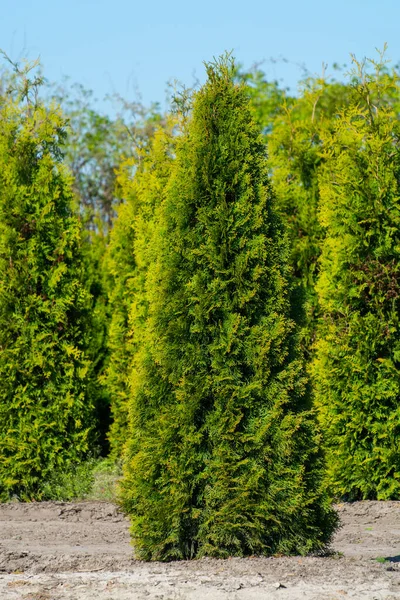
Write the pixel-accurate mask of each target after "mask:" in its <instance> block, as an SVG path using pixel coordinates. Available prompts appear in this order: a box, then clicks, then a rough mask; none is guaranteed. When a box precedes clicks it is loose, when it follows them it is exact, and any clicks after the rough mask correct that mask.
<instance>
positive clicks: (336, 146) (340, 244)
mask: <svg viewBox="0 0 400 600" xmlns="http://www.w3.org/2000/svg"><path fill="white" fill-rule="evenodd" d="M355 64H356V69H357V71H356V73H355V77H354V78H353V82H354V85H355V89H356V91H357V94H358V102H355V101H354V102H353V103H352V104H351V105H350V107H349V108H348V109H347V110H345V111H344V112H343V113H342V114H341V116H340V119H338V122H337V125H336V130H335V132H334V133H333V134H332V135H331V136H328V137H327V139H326V154H325V160H326V164H325V167H324V169H323V171H322V173H321V177H320V189H321V199H322V201H321V210H320V219H321V223H322V225H323V226H324V227H325V228H326V239H325V242H324V246H323V252H322V258H321V273H320V277H319V282H318V288H317V290H318V294H319V301H320V304H321V308H322V312H323V318H321V320H320V323H319V325H318V332H317V333H318V341H317V347H316V359H315V361H314V365H313V372H314V378H315V382H316V398H317V404H318V408H319V414H320V420H321V425H322V428H323V431H324V436H325V443H326V447H327V460H328V483H329V485H330V486H331V489H332V491H333V492H334V493H335V494H336V495H337V496H340V497H344V498H347V499H350V500H358V499H379V500H385V499H388V498H393V499H399V498H400V436H399V433H400V431H399V423H400V405H399V398H400V329H399V309H400V300H399V298H400V285H399V275H400V254H399V253H400V236H399V225H400V203H399V197H400V189H399V181H400V127H399V121H398V118H397V112H396V110H395V102H393V98H394V96H396V95H397V98H398V97H399V84H398V80H397V78H396V76H395V75H392V74H390V73H386V74H385V72H384V70H383V65H382V63H381V62H380V63H377V64H375V67H376V70H375V72H373V73H369V72H368V71H367V70H366V66H365V65H361V64H358V63H357V62H356V63H355ZM390 97H391V98H392V101H390V102H388V98H390Z"/></svg>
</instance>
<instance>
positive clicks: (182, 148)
mask: <svg viewBox="0 0 400 600" xmlns="http://www.w3.org/2000/svg"><path fill="white" fill-rule="evenodd" d="M233 73H234V71H233V68H232V65H230V63H229V61H228V62H227V61H225V60H223V61H221V62H218V63H216V64H210V65H208V66H207V74H208V81H207V83H206V84H205V86H204V87H203V88H202V89H201V90H200V91H199V92H197V93H195V94H194V99H193V108H192V111H190V113H189V115H187V116H186V117H185V118H182V124H181V125H182V128H181V132H180V135H179V136H178V137H177V140H176V142H175V151H174V154H175V158H174V160H173V161H172V163H171V166H170V168H169V171H170V174H169V177H168V182H167V183H166V184H165V183H164V187H163V188H162V189H160V191H159V193H158V202H157V204H156V205H155V206H154V212H153V213H152V218H151V220H150V231H149V230H147V234H146V236H144V237H143V238H142V240H140V239H137V243H136V251H135V256H136V259H137V261H141V262H142V264H143V265H144V267H145V268H144V269H143V273H142V278H143V280H142V293H141V294H140V296H139V300H138V299H137V297H136V299H134V303H135V304H136V307H135V309H134V311H133V312H132V313H131V314H132V330H133V333H134V335H136V336H138V338H140V344H138V348H137V351H136V352H135V353H134V360H133V368H132V372H131V379H130V394H131V396H130V401H129V416H130V431H129V440H128V443H127V449H126V465H125V479H124V482H123V502H124V506H125V508H126V510H127V511H128V512H129V513H130V516H131V520H132V536H133V543H134V547H135V552H136V554H137V556H139V557H140V558H144V559H153V560H154V559H164V560H165V559H173V558H193V557H199V556H203V555H209V556H221V557H223V556H229V555H238V556H241V555H249V554H272V553H276V552H284V553H294V552H300V553H304V552H308V551H311V550H316V549H319V548H321V547H323V546H324V545H325V544H326V543H327V542H328V541H329V539H330V536H331V533H332V530H333V527H334V522H335V517H334V515H333V513H332V512H331V510H330V508H329V506H328V503H327V500H326V497H325V496H324V495H323V493H322V492H321V489H320V478H321V467H322V465H321V462H320V457H319V451H318V447H317V441H318V440H317V437H316V435H315V430H314V421H313V417H312V414H311V413H310V411H309V409H310V401H309V395H308V388H307V382H306V378H305V375H304V368H303V364H302V360H301V356H300V352H299V348H298V341H297V335H296V330H295V325H294V322H293V320H292V319H291V317H290V311H291V307H290V304H289V295H290V289H289V272H288V247H287V242H286V239H285V235H284V232H283V228H282V225H281V223H280V221H279V219H278V218H277V216H276V213H275V210H274V206H273V204H274V198H273V193H272V191H271V187H270V183H269V178H268V164H267V161H266V149H265V145H264V142H263V140H262V138H261V137H260V135H259V131H258V128H257V126H256V124H255V122H254V121H253V116H252V113H251V111H250V108H249V100H248V96H247V93H246V89H245V87H244V86H242V85H235V84H234V82H233ZM153 161H154V162H153V167H152V169H153V171H157V168H158V165H159V164H160V162H159V160H156V157H154V156H153ZM148 194H149V195H150V197H152V195H153V192H152V190H151V189H149V191H148ZM149 258H151V260H149ZM135 332H136V333H135ZM138 342H139V339H138Z"/></svg>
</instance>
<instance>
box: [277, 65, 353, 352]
mask: <svg viewBox="0 0 400 600" xmlns="http://www.w3.org/2000/svg"><path fill="white" fill-rule="evenodd" d="M351 93H352V88H351V87H350V86H348V85H345V84H341V83H337V82H329V81H328V80H327V79H326V77H325V75H324V74H323V75H322V76H321V77H320V78H315V79H314V78H308V79H307V80H306V81H304V82H303V86H302V89H301V93H300V96H299V97H298V98H297V99H294V98H290V97H288V98H285V99H284V101H283V102H282V103H281V107H280V111H279V112H278V114H277V115H276V117H275V119H274V121H273V126H272V131H271V133H270V135H269V136H268V150H269V155H270V165H271V169H272V181H273V185H274V189H275V192H276V197H277V200H276V207H277V210H278V212H279V214H280V216H281V218H282V220H283V222H284V224H285V226H286V227H287V231H288V235H289V238H290V249H291V253H290V264H291V266H292V269H293V274H294V277H295V281H296V284H297V286H296V293H297V294H300V295H302V296H303V297H304V299H305V300H306V308H307V310H306V313H305V316H306V319H305V320H304V321H303V325H304V327H303V332H302V333H303V344H302V345H303V348H304V349H305V350H306V351H307V353H308V352H310V350H311V345H312V341H313V339H314V335H315V320H316V316H317V315H318V300H317V295H316V292H315V283H316V279H317V275H318V269H319V262H318V261H319V257H320V254H321V246H322V241H323V238H324V229H323V227H322V226H321V224H320V223H319V220H318V209H319V202H320V197H319V187H318V173H319V171H320V169H321V166H322V165H323V162H324V147H323V136H324V133H326V132H327V131H331V130H332V128H333V127H334V121H335V119H336V116H337V115H338V113H339V111H340V110H342V109H343V107H344V106H346V104H348V102H349V97H350V96H351ZM301 316H304V314H303V313H302V314H301Z"/></svg>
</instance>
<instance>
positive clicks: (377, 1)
mask: <svg viewBox="0 0 400 600" xmlns="http://www.w3.org/2000/svg"><path fill="white" fill-rule="evenodd" d="M1 8H2V10H1V18H0V48H2V49H3V50H5V51H6V52H7V53H8V54H9V55H10V56H11V57H12V58H14V59H18V58H20V57H21V56H24V55H25V56H28V57H29V58H31V59H33V58H36V57H37V56H38V55H40V57H41V60H42V63H43V65H44V71H45V75H46V76H47V78H48V79H50V80H55V81H60V80H61V79H62V77H63V76H64V75H69V76H70V77H71V78H72V79H73V80H75V81H78V82H80V83H82V84H83V85H84V86H86V87H88V88H91V89H93V90H94V92H95V95H96V97H98V98H100V99H101V98H103V97H104V95H105V94H107V93H113V92H118V93H120V94H122V95H123V96H125V97H127V98H133V96H134V94H135V89H136V88H137V89H138V90H139V91H140V92H141V94H142V97H143V100H144V102H146V103H149V102H151V101H160V102H162V103H163V102H164V99H165V89H166V82H167V81H168V80H170V79H173V78H176V79H178V80H180V81H181V82H183V83H184V84H186V85H190V84H191V83H192V82H193V78H194V74H195V76H196V77H197V78H198V79H200V81H202V80H203V79H204V69H203V66H202V61H203V60H210V59H212V57H213V56H218V55H220V54H222V53H223V52H224V51H225V50H233V53H234V56H235V57H236V58H237V60H238V61H240V62H241V63H243V64H244V66H246V67H250V66H251V65H252V64H253V63H254V62H258V61H262V60H264V59H265V60H266V62H265V63H264V65H263V68H264V70H265V72H266V73H267V75H268V77H269V78H271V79H281V80H282V83H283V84H284V85H287V86H289V87H291V88H292V89H295V87H296V82H297V80H298V79H299V77H300V76H301V71H300V69H299V67H297V66H296V65H297V64H304V65H305V66H306V67H307V68H308V70H309V71H311V72H312V73H320V72H321V64H322V62H326V63H328V65H332V64H333V63H334V62H338V63H340V64H343V63H347V64H348V63H349V54H350V53H351V52H352V53H355V54H356V55H357V56H358V57H359V58H362V57H364V56H366V55H367V56H373V55H374V49H375V47H379V48H381V47H382V46H383V44H384V42H387V43H388V44H389V50H388V56H390V58H392V59H393V61H394V62H398V61H399V60H400V35H399V22H400V1H399V0H336V1H334V2H327V1H326V0H325V1H324V0H320V1H317V0H281V1H279V0H274V1H273V2H272V1H271V0H241V1H240V2H239V1H238V0H197V1H192V2H190V0H189V1H188V0H186V1H185V2H184V1H182V0H169V1H167V0H164V1H163V2H160V1H159V0H153V1H151V0H141V1H140V2H137V1H135V0H130V1H129V0H69V1H68V0H64V1H60V0H58V1H57V0H52V1H50V0H31V1H28V0H1ZM271 57H272V58H275V59H279V58H280V57H285V58H286V59H287V60H288V61H289V62H288V64H284V63H282V62H281V61H278V62H277V63H275V64H274V63H272V62H270V61H269V59H270V58H271ZM328 72H329V69H328Z"/></svg>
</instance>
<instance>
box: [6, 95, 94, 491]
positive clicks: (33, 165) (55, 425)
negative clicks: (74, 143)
mask: <svg viewBox="0 0 400 600" xmlns="http://www.w3.org/2000/svg"><path fill="white" fill-rule="evenodd" d="M64 126H65V123H64V121H63V118H62V116H61V115H60V113H59V111H58V110H57V109H56V108H45V107H44V106H43V105H41V104H40V103H37V102H35V101H34V99H32V98H30V97H29V95H28V97H27V98H25V99H24V98H23V97H22V98H21V97H19V96H18V94H16V93H15V94H12V93H10V94H7V95H6V96H3V97H1V98H0V498H2V499H7V498H8V497H9V496H10V495H16V496H17V497H19V498H21V499H39V498H40V497H41V494H42V489H41V485H42V484H43V481H44V480H46V478H47V477H48V476H49V473H51V472H52V471H53V470H62V469H63V468H64V467H65V465H66V464H67V463H73V462H76V461H78V460H79V459H80V458H81V457H82V456H83V455H84V454H85V453H86V451H87V450H88V447H89V443H90V437H91V426H92V406H91V402H90V399H89V398H88V396H87V394H86V383H85V380H86V377H87V373H88V370H89V368H90V364H89V362H88V360H87V358H86V356H85V351H84V350H85V344H86V342H85V337H84V325H85V322H86V318H87V314H86V309H87V303H88V295H87V292H86V291H85V288H84V286H83V284H82V280H83V272H82V263H81V258H80V256H81V255H80V244H81V228H80V225H79V221H78V219H77V217H76V216H75V215H74V213H73V211H72V202H73V197H72V192H71V179H70V176H69V175H68V173H67V172H66V171H65V170H64V168H63V166H62V164H61V162H60V160H61V152H60V141H61V140H62V138H63V137H64Z"/></svg>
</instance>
